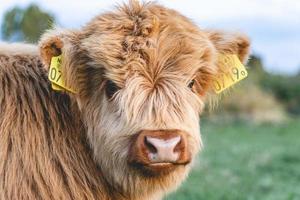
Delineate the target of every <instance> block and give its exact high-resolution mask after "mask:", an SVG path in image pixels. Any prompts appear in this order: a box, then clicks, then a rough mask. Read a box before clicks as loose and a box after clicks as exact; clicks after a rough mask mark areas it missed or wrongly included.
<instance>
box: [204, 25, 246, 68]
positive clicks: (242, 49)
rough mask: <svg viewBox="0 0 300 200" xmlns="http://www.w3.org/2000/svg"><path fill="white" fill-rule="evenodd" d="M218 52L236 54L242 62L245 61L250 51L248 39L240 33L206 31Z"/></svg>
mask: <svg viewBox="0 0 300 200" xmlns="http://www.w3.org/2000/svg"><path fill="white" fill-rule="evenodd" d="M207 34H208V38H209V39H210V41H211V42H212V43H213V45H214V47H215V49H216V50H217V53H218V54H236V55H237V56H238V57H239V59H240V61H241V62H242V63H245V62H247V60H248V56H249V53H250V40H249V38H248V37H247V36H246V35H244V34H241V33H227V32H222V31H212V30H211V31H207Z"/></svg>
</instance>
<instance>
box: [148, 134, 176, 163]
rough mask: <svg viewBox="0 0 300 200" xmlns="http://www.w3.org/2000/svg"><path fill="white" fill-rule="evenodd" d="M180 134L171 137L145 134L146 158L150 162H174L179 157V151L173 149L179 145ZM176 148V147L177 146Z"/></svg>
mask: <svg viewBox="0 0 300 200" xmlns="http://www.w3.org/2000/svg"><path fill="white" fill-rule="evenodd" d="M180 141H181V136H179V135H177V136H174V137H171V138H167V139H164V138H159V137H157V138H156V137H155V136H146V137H145V140H144V143H145V144H144V145H145V147H146V148H147V150H148V158H149V160H150V161H151V162H152V163H160V162H176V161H177V160H178V158H179V154H180V152H179V151H175V150H176V147H177V146H179V144H180ZM177 149H178V147H177Z"/></svg>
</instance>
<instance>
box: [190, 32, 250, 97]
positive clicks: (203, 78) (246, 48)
mask: <svg viewBox="0 0 300 200" xmlns="http://www.w3.org/2000/svg"><path fill="white" fill-rule="evenodd" d="M205 33H206V34H207V38H208V39H209V42H210V43H211V47H212V48H213V49H214V50H213V51H212V52H215V54H216V55H215V56H216V58H218V56H219V55H221V54H225V55H226V54H234V55H237V56H238V58H239V59H240V61H241V62H242V63H246V62H247V60H248V56H249V52H250V40H249V38H248V37H247V36H245V35H243V34H240V33H226V32H222V31H211V30H210V31H205ZM209 55H211V54H209ZM223 70H224V69H223V68H222V69H221V65H220V63H218V59H215V63H214V64H211V65H207V66H205V67H203V68H201V69H200V71H199V75H198V76H197V77H196V79H195V82H194V83H195V86H194V87H193V88H194V90H195V91H196V92H197V93H198V94H199V95H200V96H202V97H203V96H206V94H207V93H209V92H210V91H212V90H214V82H215V80H216V77H218V76H219V75H220V73H222V71H223Z"/></svg>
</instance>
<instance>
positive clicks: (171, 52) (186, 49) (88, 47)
mask: <svg viewBox="0 0 300 200" xmlns="http://www.w3.org/2000/svg"><path fill="white" fill-rule="evenodd" d="M12 49H14V48H11V47H8V46H7V45H1V47H0V199H1V200H2V199H3V200H4V199H5V200H10V199H12V200H14V199H131V200H135V199H145V200H147V199H149V200H150V199H161V198H162V197H163V196H164V195H165V194H166V193H167V192H169V191H170V190H173V189H175V188H176V187H177V186H178V185H179V184H180V183H181V182H182V180H184V178H185V177H186V175H187V173H188V171H189V169H190V166H191V164H186V165H180V166H178V167H176V169H175V170H172V172H169V173H167V174H164V175H161V176H146V175H145V174H143V173H141V171H139V170H136V169H134V168H132V167H130V165H129V164H128V161H129V160H130V158H131V157H130V156H131V155H130V146H131V145H132V144H131V143H132V141H133V138H134V137H135V136H136V134H137V133H139V132H140V131H142V130H180V131H182V132H185V133H187V141H186V142H187V144H188V145H187V147H188V150H189V153H190V154H191V156H192V157H193V158H194V157H195V155H196V154H197V152H198V151H199V150H200V149H201V146H202V145H201V144H202V142H201V138H200V132H199V123H198V122H199V113H200V112H201V111H202V109H203V102H204V97H205V95H206V94H207V93H208V92H209V91H210V90H211V88H212V82H213V79H214V77H215V76H216V74H217V73H218V65H217V63H216V58H217V55H218V53H233V54H237V55H238V56H239V58H240V59H241V60H242V61H246V59H247V56H248V52H249V41H248V39H247V38H246V37H244V36H243V35H240V34H224V33H222V32H218V31H205V30H200V29H198V28H197V27H196V26H195V25H194V24H193V23H192V22H190V21H189V20H188V19H187V18H185V17H183V16H182V15H180V14H179V13H177V12H176V11H174V10H170V9H166V8H164V7H162V6H159V5H156V4H152V3H147V4H143V5H141V4H139V3H137V2H135V1H131V2H130V3H129V4H128V5H123V6H121V7H120V8H118V9H117V10H116V11H114V12H109V13H105V14H102V15H100V16H98V17H96V18H95V19H93V20H92V21H91V22H90V23H89V24H87V25H86V26H84V27H83V28H82V29H81V30H52V31H49V32H48V33H46V34H45V35H44V36H43V38H42V39H41V42H40V55H41V56H39V55H38V51H37V50H36V51H35V50H33V49H34V47H30V51H26V50H24V49H23V50H22V51H21V52H19V51H17V49H15V51H12ZM60 54H62V57H63V63H62V74H63V75H64V78H65V82H66V85H67V86H68V87H71V88H74V89H75V90H76V91H77V93H76V94H72V93H59V92H55V91H53V90H52V89H51V86H50V83H49V81H48V80H47V69H48V67H49V63H50V59H51V57H53V56H56V55H60ZM192 80H194V81H193V82H194V85H193V84H190V82H191V81H192ZM112 83H113V84H114V85H113V88H114V90H115V91H112V89H111V84H112ZM188 86H190V87H191V88H192V89H190V88H189V87H188ZM105 91H106V92H105ZM110 94H111V95H110Z"/></svg>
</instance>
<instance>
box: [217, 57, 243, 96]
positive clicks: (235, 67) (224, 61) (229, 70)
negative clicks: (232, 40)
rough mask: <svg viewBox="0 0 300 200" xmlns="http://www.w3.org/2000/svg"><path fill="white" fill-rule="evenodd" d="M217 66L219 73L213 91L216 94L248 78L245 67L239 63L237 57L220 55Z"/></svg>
mask: <svg viewBox="0 0 300 200" xmlns="http://www.w3.org/2000/svg"><path fill="white" fill-rule="evenodd" d="M218 66H219V67H220V69H221V70H220V71H221V73H220V74H219V75H218V77H217V78H216V80H215V81H214V90H215V92H216V93H217V94H219V93H221V92H223V91H224V90H225V89H227V88H229V87H231V86H232V85H234V84H236V83H237V82H239V81H241V80H243V79H244V78H246V77H247V76H248V72H247V70H246V68H245V66H244V65H243V64H242V63H241V61H240V60H239V58H238V56H237V55H234V54H220V55H219V57H218Z"/></svg>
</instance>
